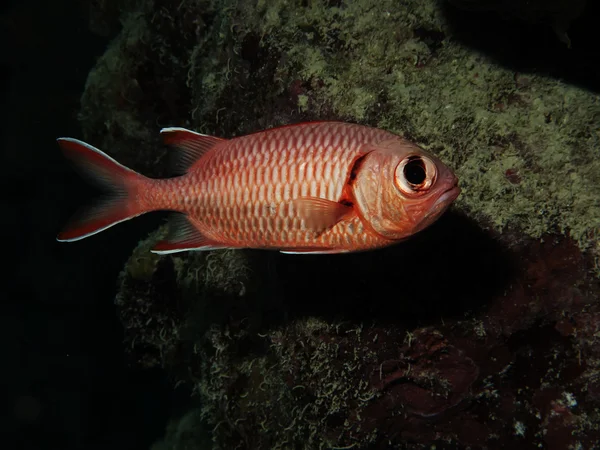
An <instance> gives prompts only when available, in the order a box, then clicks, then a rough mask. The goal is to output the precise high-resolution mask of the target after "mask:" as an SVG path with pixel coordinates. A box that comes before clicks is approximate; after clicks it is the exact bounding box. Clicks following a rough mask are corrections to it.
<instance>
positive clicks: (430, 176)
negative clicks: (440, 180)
mask: <svg viewBox="0 0 600 450" xmlns="http://www.w3.org/2000/svg"><path fill="white" fill-rule="evenodd" d="M435 176H436V167H435V164H434V163H433V161H431V160H429V158H425V157H422V156H418V155H412V156H409V157H407V158H404V159H403V160H402V161H401V162H400V164H398V167H397V168H396V176H395V178H396V186H397V187H398V188H399V189H400V190H401V191H402V192H404V193H405V194H417V193H419V192H422V191H425V190H427V189H429V188H430V187H431V185H432V184H433V182H434V179H435Z"/></svg>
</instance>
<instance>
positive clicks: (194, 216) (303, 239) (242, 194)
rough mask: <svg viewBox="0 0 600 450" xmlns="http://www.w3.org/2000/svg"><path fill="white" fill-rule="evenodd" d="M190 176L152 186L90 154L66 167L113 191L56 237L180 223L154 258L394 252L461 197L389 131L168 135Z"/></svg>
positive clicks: (420, 153) (67, 145)
mask: <svg viewBox="0 0 600 450" xmlns="http://www.w3.org/2000/svg"><path fill="white" fill-rule="evenodd" d="M161 134H162V136H163V138H164V142H165V144H166V145H168V146H170V147H172V148H173V149H174V151H176V152H178V156H179V158H178V164H177V165H178V168H179V169H180V170H182V171H184V172H185V173H184V174H183V175H181V176H176V177H173V178H167V179H151V178H147V177H144V176H143V175H140V174H138V173H136V172H134V171H132V170H131V169H128V168H126V167H124V166H122V165H120V164H119V163H118V162H116V161H115V160H113V159H112V158H110V157H109V156H107V155H106V154H104V153H102V152H101V151H100V150H98V149H96V148H94V147H92V146H90V145H89V144H86V143H84V142H81V141H78V140H75V139H71V138H60V139H58V143H59V145H60V147H61V148H62V150H63V152H64V153H65V155H66V156H67V157H69V158H70V159H72V160H73V161H74V162H75V163H77V165H78V166H80V167H81V168H83V169H84V170H85V171H86V172H87V173H89V174H91V175H92V176H93V178H95V179H96V180H98V181H101V182H102V183H103V184H104V185H105V186H107V187H108V188H110V189H111V190H112V191H113V193H114V194H113V196H112V197H110V198H109V200H108V201H106V202H104V203H102V204H99V205H96V206H95V207H93V208H92V209H91V210H90V211H88V212H87V213H86V214H85V215H82V216H81V217H79V218H76V219H75V220H74V221H72V222H71V223H70V224H69V226H68V227H67V228H66V229H65V230H64V231H63V232H62V233H61V234H59V236H58V240H60V241H74V240H78V239H82V238H84V237H87V236H89V235H92V234H95V233H97V232H99V231H102V230H104V229H106V228H108V227H110V226H112V225H114V224H116V223H119V222H122V221H124V220H128V219H130V218H132V217H135V216H138V215H140V214H143V213H146V212H150V211H156V210H170V211H175V212H177V213H180V214H179V215H178V216H177V217H176V218H175V220H173V222H172V223H171V226H170V234H169V236H168V237H167V238H166V239H165V240H164V241H161V242H159V243H158V244H157V245H156V246H155V248H154V249H153V251H154V252H157V253H172V252H178V251H185V250H212V249H218V248H258V249H276V250H280V251H283V252H288V253H343V252H353V251H362V250H370V249H375V248H381V247H386V246H388V245H392V244H394V243H396V242H398V241H401V240H403V239H406V238H407V237H409V236H410V235H412V234H414V233H416V232H418V231H420V230H422V229H423V228H425V227H426V226H428V225H429V224H431V223H432V222H433V221H435V220H436V219H437V218H438V217H439V216H440V215H441V214H442V213H443V211H445V210H446V209H447V207H448V206H449V205H450V204H451V203H452V202H453V201H454V199H455V198H456V197H457V196H458V194H459V192H460V189H459V188H458V186H457V179H456V177H455V176H454V174H453V173H452V171H451V170H450V169H449V168H448V167H446V166H445V165H444V164H443V163H442V162H441V161H440V160H439V159H437V158H436V157H434V156H433V155H431V154H429V153H428V152H426V151H425V150H423V149H422V148H420V147H418V146H417V145H415V144H413V143H411V142H409V141H407V140H405V139H403V138H401V137H399V136H397V135H395V134H393V133H390V132H387V131H385V130H381V129H377V128H371V127H367V126H362V125H357V124H350V123H343V122H310V123H302V124H297V125H288V126H283V127H278V128H272V129H269V130H265V131H261V132H257V133H253V134H249V135H246V136H240V137H236V138H233V139H221V138H217V137H214V136H206V135H202V134H199V133H195V132H193V131H190V130H186V129H183V128H165V129H163V130H161Z"/></svg>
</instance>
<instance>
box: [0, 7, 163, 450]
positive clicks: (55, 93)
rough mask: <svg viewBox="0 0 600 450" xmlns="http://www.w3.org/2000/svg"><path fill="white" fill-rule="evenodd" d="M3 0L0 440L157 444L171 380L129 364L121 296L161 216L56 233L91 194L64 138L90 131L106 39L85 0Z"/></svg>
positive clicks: (28, 445) (31, 445) (81, 445)
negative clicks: (1, 411) (0, 408)
mask: <svg viewBox="0 0 600 450" xmlns="http://www.w3.org/2000/svg"><path fill="white" fill-rule="evenodd" d="M1 5H2V6H0V98H1V101H2V108H1V109H0V115H1V119H0V127H1V131H0V133H1V134H0V143H1V144H0V146H1V147H0V148H1V158H2V160H1V167H2V177H1V178H0V182H1V183H2V188H1V191H2V196H1V197H0V198H1V201H2V205H1V208H2V209H1V211H2V213H1V214H2V221H1V224H2V236H3V238H4V245H3V247H4V248H3V254H4V255H5V259H4V269H3V271H2V272H3V275H4V276H3V279H4V282H3V283H2V292H1V299H2V300H1V301H2V314H1V316H0V330H1V332H2V344H3V345H2V348H1V353H0V354H1V355H2V360H1V362H0V364H1V366H2V368H3V370H2V371H1V373H2V381H1V384H2V387H3V391H2V392H3V398H4V399H5V401H4V402H3V405H5V406H7V407H8V415H9V420H8V421H5V420H4V421H2V423H3V427H8V429H7V430H6V431H7V432H6V433H2V436H3V439H2V441H3V442H2V444H1V445H0V446H1V447H2V448H6V449H13V448H19V449H43V448H61V449H65V450H66V449H96V448H111V449H121V448H123V449H125V448H127V449H137V448H146V449H147V448H149V447H150V445H151V443H152V442H154V441H155V440H156V439H157V438H159V437H160V436H161V434H162V433H163V431H164V427H165V424H166V420H167V418H168V416H169V415H170V410H169V406H170V398H171V397H170V396H171V394H170V392H171V390H170V388H169V385H168V384H167V382H166V380H165V379H164V376H163V374H162V373H160V372H159V371H135V370H129V369H127V367H126V362H125V361H124V358H123V349H122V344H121V333H122V331H121V328H120V324H119V322H118V320H117V317H116V315H115V309H114V305H113V299H114V295H115V292H116V280H117V277H118V274H119V271H120V270H121V269H122V267H123V264H124V262H125V260H126V258H127V257H128V256H129V255H130V254H131V251H132V249H133V247H134V246H135V245H136V243H137V240H138V239H140V238H141V237H142V236H145V235H146V233H147V232H148V231H149V229H151V222H152V219H150V221H148V220H141V221H132V222H130V223H127V224H124V225H125V226H123V227H121V230H120V232H119V233H115V234H112V235H111V234H104V235H102V234H101V235H98V236H97V239H87V240H84V241H81V242H79V243H74V244H65V243H59V242H56V240H55V236H56V234H57V232H58V231H59V229H60V228H61V227H62V226H63V224H64V222H65V221H66V220H67V219H68V217H69V216H70V215H71V214H72V213H73V212H74V211H75V210H76V209H77V207H78V205H80V204H81V203H82V202H86V201H88V200H89V199H90V197H91V196H93V195H95V191H94V189H93V188H90V187H89V186H88V185H87V184H86V183H85V182H82V180H81V179H80V178H79V176H78V175H77V174H76V173H75V172H74V171H73V170H72V168H71V167H70V166H69V165H68V164H67V163H66V162H65V161H64V160H63V158H62V155H61V153H60V151H59V149H58V146H57V145H56V143H55V139H56V138H57V137H59V136H73V137H81V131H80V129H79V127H78V123H77V111H78V105H79V98H80V96H81V93H82V92H83V89H84V85H85V81H86V77H87V74H88V72H89V70H90V69H91V68H92V67H93V65H94V64H95V60H96V58H97V57H98V56H100V55H101V54H102V53H103V52H104V50H105V48H106V46H107V44H108V39H106V38H101V37H98V36H94V35H92V34H91V33H90V31H89V30H88V22H87V13H88V12H87V11H88V10H87V4H86V2H81V1H80V2H77V1H57V2H48V1H45V0H40V1H38V0H33V1H22V0H17V1H11V2H8V3H7V2H6V1H3V2H2V3H1ZM115 239H118V240H119V241H117V240H115Z"/></svg>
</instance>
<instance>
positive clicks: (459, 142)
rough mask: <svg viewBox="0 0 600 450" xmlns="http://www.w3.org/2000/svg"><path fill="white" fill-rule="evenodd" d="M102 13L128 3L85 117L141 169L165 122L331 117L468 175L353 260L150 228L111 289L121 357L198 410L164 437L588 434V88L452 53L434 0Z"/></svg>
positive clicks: (452, 439)
mask: <svg viewBox="0 0 600 450" xmlns="http://www.w3.org/2000/svg"><path fill="white" fill-rule="evenodd" d="M463 3H464V2H463ZM102 5H104V7H105V9H102V8H101V10H100V11H99V12H98V13H97V15H96V16H95V17H97V18H98V19H97V20H96V21H95V22H94V23H95V24H100V25H97V26H98V27H100V28H102V26H101V24H102V23H106V24H108V25H107V27H108V28H107V29H108V30H111V29H112V27H113V26H114V25H111V24H114V23H118V22H119V20H115V18H114V17H112V16H111V14H117V11H118V14H119V18H120V22H121V23H122V30H121V32H120V33H119V34H118V35H117V36H116V37H115V38H114V40H113V41H112V43H111V45H110V47H109V49H108V50H107V52H106V53H105V55H103V56H102V57H101V58H100V59H99V60H98V63H97V66H96V68H95V69H94V71H92V73H90V76H89V79H88V83H87V86H86V92H85V94H84V96H83V98H82V109H81V114H80V118H81V121H82V122H81V123H82V128H83V131H84V135H85V137H86V139H88V140H89V141H90V142H91V143H92V144H94V145H97V146H99V147H101V148H103V149H105V150H106V151H107V152H108V153H110V154H114V155H115V156H116V157H117V158H118V159H119V160H120V161H121V162H123V163H125V164H127V165H130V166H131V167H132V168H134V169H136V170H141V171H143V172H144V173H145V174H148V175H153V176H162V175H165V174H167V173H168V170H167V168H166V164H165V163H166V160H167V158H166V157H165V156H166V151H165V149H163V148H162V147H161V146H160V143H159V136H158V130H159V128H160V127H161V126H173V125H178V126H187V127H190V128H194V129H196V130H198V131H201V132H204V133H209V134H216V135H219V136H223V137H230V136H235V135H239V134H241V133H247V132H250V131H256V130H258V129H262V128H265V127H269V126H274V125H278V124H284V123H291V122H297V121H302V120H312V119H343V120H349V121H354V122H361V123H365V124H369V125H373V126H379V127H382V128H386V129H388V130H391V131H394V132H397V133H399V134H402V135H404V136H406V137H407V138H410V139H412V140H414V141H416V142H418V143H419V144H420V145H422V146H424V147H426V148H428V149H430V150H431V151H433V152H435V153H436V154H438V155H440V157H441V158H442V159H444V160H445V161H446V162H448V163H449V165H451V166H452V167H454V168H455V169H456V172H457V174H458V176H459V178H460V184H461V186H462V188H463V192H462V195H461V196H460V197H459V199H458V201H457V202H456V205H455V206H456V207H455V208H454V213H450V214H449V215H447V216H446V217H444V218H443V219H442V220H441V221H440V222H439V223H438V224H436V225H434V226H433V227H432V228H431V229H430V230H427V231H426V232H424V233H423V234H422V235H420V236H416V237H415V238H414V239H412V240H411V241H409V242H406V243H403V244H402V245H401V246H399V247H398V248H391V249H387V250H382V251H378V252H372V253H366V254H359V255H346V256H344V257H337V258H336V257H317V258H314V257H310V256H307V257H302V256H300V257H293V258H288V257H282V256H279V255H274V254H264V253H263V252H247V251H222V252H211V253H182V254H175V255H167V256H162V257H159V256H156V255H153V254H151V253H150V252H149V249H150V247H151V245H152V243H153V242H155V241H156V240H157V239H158V238H159V236H160V235H161V233H164V230H163V229H161V230H159V231H157V232H156V233H155V234H153V235H151V236H150V237H149V238H147V239H145V240H144V241H142V242H141V243H140V245H139V246H138V248H137V249H135V251H134V253H133V255H132V257H131V258H130V260H129V261H128V263H127V265H126V267H125V269H124V271H123V273H122V274H121V278H120V281H119V295H118V296H117V300H116V303H117V306H118V310H119V315H120V318H121V320H122V322H123V325H124V329H125V343H126V346H127V352H128V354H129V357H130V360H131V361H132V362H133V363H135V364H138V365H142V366H143V367H151V366H161V367H163V368H164V369H165V370H167V371H168V373H169V375H170V377H171V379H172V380H173V382H174V383H175V384H179V385H184V386H186V387H187V388H188V389H190V392H191V393H192V394H193V397H194V398H195V399H198V403H199V404H198V405H195V406H194V409H193V410H192V411H191V412H190V414H189V415H187V416H186V417H185V418H183V419H182V420H180V421H174V422H173V423H172V424H171V425H170V426H169V429H168V430H167V435H166V436H165V439H164V441H163V442H162V443H159V444H158V443H157V447H158V448H200V447H201V446H202V445H205V439H206V434H207V433H208V435H210V439H211V440H212V442H213V446H214V447H215V448H228V449H231V448H413V449H420V448H431V446H438V447H440V448H448V447H452V448H473V447H486V446H487V447H509V446H513V447H515V448H532V447H535V446H546V447H547V448H569V447H572V448H593V447H594V446H598V444H599V443H600V432H599V430H598V429H597V426H596V425H595V424H596V423H598V420H600V417H598V412H597V409H598V403H599V402H600V387H599V384H598V380H599V377H598V374H599V370H600V369H599V368H600V362H599V361H600V355H598V350H597V349H598V348H600V347H599V346H598V342H597V340H598V336H597V334H598V323H600V322H599V321H600V311H599V310H598V305H597V299H598V298H599V296H600V286H599V283H598V274H599V263H598V260H599V259H598V258H599V256H598V255H599V254H600V250H599V249H600V247H599V245H600V244H599V241H598V236H599V235H600V234H599V233H600V229H599V224H600V204H599V203H598V198H600V161H599V160H598V158H597V157H596V156H595V155H596V154H597V152H598V148H599V145H600V144H599V143H600V140H599V135H598V126H597V124H598V120H599V119H600V104H599V102H598V96H597V95H596V94H594V93H593V92H591V91H589V90H586V89H584V88H582V87H580V86H576V85H571V84H565V83H562V82H561V81H558V80H556V79H555V78H553V77H552V76H551V75H549V74H542V73H539V72H534V71H530V72H523V71H516V70H514V68H512V67H510V66H507V65H501V64H499V63H498V62H497V61H496V60H495V59H493V58H492V57H490V56H489V55H486V54H485V53H483V52H480V51H476V50H473V49H471V48H468V47H466V46H464V45H462V44H461V42H460V41H459V40H457V39H455V37H456V30H455V27H454V26H452V24H450V23H449V21H448V17H447V16H446V15H445V13H444V9H443V8H442V7H441V5H440V2H438V1H435V0H427V1H420V0H419V1H417V0H408V1H405V2H396V1H392V0H382V1H380V2H377V3H373V2H367V1H354V2H344V1H324V0H323V1H311V2H305V1H289V0H274V1H262V0H259V1H258V2H250V1H247V0H239V1H235V2H234V1H223V2H217V1H208V0H206V1H203V0H187V1H183V2H181V3H180V4H179V5H178V6H177V7H173V6H172V5H171V4H170V3H168V2H164V1H161V0H155V1H152V2H150V1H147V2H146V1H139V2H133V1H127V2H120V3H119V4H118V7H117V6H115V5H114V4H113V5H109V4H107V3H106V2H102V3H101V4H100V6H102ZM109 6H110V7H109ZM196 432H197V434H195V433H196Z"/></svg>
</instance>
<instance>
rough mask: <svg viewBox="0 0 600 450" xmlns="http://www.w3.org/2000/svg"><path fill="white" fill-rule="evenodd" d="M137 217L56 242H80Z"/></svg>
mask: <svg viewBox="0 0 600 450" xmlns="http://www.w3.org/2000/svg"><path fill="white" fill-rule="evenodd" d="M138 216H141V214H138V215H137V216H131V217H128V218H127V219H123V220H119V221H118V222H114V223H111V224H110V225H107V226H105V227H103V228H98V229H97V230H96V231H94V232H92V233H88V234H84V235H83V236H77V237H76V238H72V239H59V238H56V240H57V241H58V242H76V241H80V240H82V239H85V238H87V237H90V236H93V235H95V234H98V233H101V232H102V231H104V230H108V229H109V228H111V227H114V226H115V225H118V224H120V223H122V222H127V221H128V220H131V219H134V218H136V217H138Z"/></svg>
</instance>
